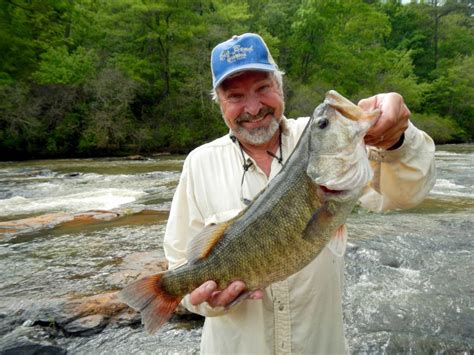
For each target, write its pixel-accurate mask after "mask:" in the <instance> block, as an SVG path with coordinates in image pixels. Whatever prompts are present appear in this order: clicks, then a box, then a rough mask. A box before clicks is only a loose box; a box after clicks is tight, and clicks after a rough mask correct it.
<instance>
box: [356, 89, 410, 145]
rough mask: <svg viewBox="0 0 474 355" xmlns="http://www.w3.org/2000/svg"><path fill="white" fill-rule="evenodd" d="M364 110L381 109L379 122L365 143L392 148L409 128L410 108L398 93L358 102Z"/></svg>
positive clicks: (369, 133)
mask: <svg viewBox="0 0 474 355" xmlns="http://www.w3.org/2000/svg"><path fill="white" fill-rule="evenodd" d="M358 105H359V107H361V108H362V109H363V110H364V111H373V110H375V109H377V108H378V109H380V110H381V112H382V113H381V114H380V117H379V119H378V120H377V122H376V123H375V124H374V125H373V126H372V127H371V128H370V129H369V131H368V132H367V133H366V135H365V137H364V140H365V144H368V145H371V146H374V147H378V148H382V149H390V148H393V147H394V146H395V145H397V143H399V141H400V139H401V136H402V134H403V133H404V132H405V130H406V129H407V128H408V118H409V117H410V110H409V109H408V107H407V106H406V105H405V102H404V101H403V97H402V96H401V95H400V94H397V93H394V92H392V93H387V94H378V95H375V96H372V97H369V98H367V99H362V100H360V101H359V103H358Z"/></svg>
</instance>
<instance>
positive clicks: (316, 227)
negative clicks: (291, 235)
mask: <svg viewBox="0 0 474 355" xmlns="http://www.w3.org/2000/svg"><path fill="white" fill-rule="evenodd" d="M332 218H333V214H332V213H331V211H329V209H328V205H327V203H325V204H323V205H322V206H321V207H319V208H318V209H317V210H316V211H315V212H314V213H313V215H312V216H311V219H310V220H309V221H308V223H307V224H306V227H305V229H304V231H303V239H304V240H306V241H307V242H310V243H312V242H315V241H316V240H317V239H318V238H319V237H320V236H321V235H322V234H324V232H325V231H326V229H327V227H329V225H330V223H331V219H332Z"/></svg>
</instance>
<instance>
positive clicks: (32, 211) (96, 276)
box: [0, 145, 474, 354]
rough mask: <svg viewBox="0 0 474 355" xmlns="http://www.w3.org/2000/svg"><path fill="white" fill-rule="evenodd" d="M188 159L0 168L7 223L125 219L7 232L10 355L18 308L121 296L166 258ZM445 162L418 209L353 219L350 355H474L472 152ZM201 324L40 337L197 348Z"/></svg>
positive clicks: (69, 346)
mask: <svg viewBox="0 0 474 355" xmlns="http://www.w3.org/2000/svg"><path fill="white" fill-rule="evenodd" d="M183 158H184V157H183V156H159V157H155V158H152V159H147V160H138V161H136V160H125V159H79V160H74V159H67V160H42V161H28V162H0V222H9V221H10V222H11V221H18V220H20V219H25V218H32V217H38V216H44V215H55V214H61V216H68V215H74V214H77V213H82V212H88V211H97V210H101V211H102V210H106V211H112V212H115V213H118V214H119V215H120V216H121V217H120V218H116V219H112V220H104V221H98V222H96V223H88V224H77V223H76V224H74V223H72V224H71V223H70V224H64V225H63V224H59V225H57V226H56V227H51V226H50V225H28V226H26V227H24V228H19V229H17V230H11V229H5V228H4V229H3V230H2V227H1V226H0V270H2V272H1V274H0V352H1V349H2V347H1V344H2V343H6V342H7V341H11V340H12V338H14V337H22V336H26V335H25V332H23V330H22V329H23V328H25V327H28V326H29V325H28V324H22V325H21V324H20V325H18V324H16V323H15V314H16V312H17V311H18V309H24V308H25V307H26V308H27V305H30V304H31V305H33V304H34V305H38V304H43V303H47V302H49V300H52V299H60V298H65V297H72V296H84V295H94V294H98V293H103V292H107V291H110V290H113V289H116V285H115V284H114V283H113V282H112V281H111V278H110V276H111V275H112V274H113V273H114V272H116V271H117V268H120V264H121V262H122V261H123V259H124V258H126V257H127V255H130V254H133V253H137V252H145V251H151V250H153V251H156V253H157V255H158V256H162V255H163V252H162V249H161V248H162V247H161V245H162V240H163V233H164V228H165V224H166V219H167V215H168V211H169V208H170V203H171V199H172V196H173V193H174V190H175V188H176V185H177V183H178V180H179V176H180V171H181V168H182V164H183ZM436 162H437V180H436V185H435V187H434V188H433V190H432V192H431V193H430V195H429V196H428V198H427V199H426V200H425V201H424V202H423V203H422V204H421V205H420V206H418V207H416V208H413V209H410V210H406V211H393V212H386V213H382V214H379V213H372V212H368V211H365V210H363V209H361V208H357V209H356V210H355V211H354V212H353V213H352V215H351V216H350V218H349V220H348V229H349V235H350V236H352V238H350V245H349V248H348V250H347V252H346V273H345V291H344V304H343V306H344V321H345V327H346V336H347V340H348V344H349V347H350V349H351V352H352V353H389V354H391V353H472V352H474V305H473V299H474V297H473V296H474V276H473V275H474V261H473V260H474V259H473V254H474V241H473V230H474V214H473V212H474V146H473V145H452V146H450V145H446V146H438V147H437V152H436ZM25 305H26V306H25ZM201 326H202V322H201V321H199V320H197V321H196V320H193V321H174V322H170V323H168V324H166V325H165V326H164V327H163V328H162V329H161V330H160V331H159V332H158V333H157V334H156V335H155V336H148V335H146V334H145V333H144V331H143V329H142V328H141V327H138V328H137V327H107V328H105V329H104V331H102V332H101V333H99V334H95V335H91V336H88V337H58V338H56V339H50V338H48V336H47V335H45V334H42V333H41V332H38V333H37V334H36V335H35V337H36V339H35V341H40V342H46V343H51V344H55V345H58V346H60V347H62V348H64V349H66V350H67V351H68V352H69V353H79V354H85V353H111V352H113V353H123V354H129V353H196V352H198V350H199V339H200V332H201ZM28 334H31V333H28ZM28 336H31V335H28Z"/></svg>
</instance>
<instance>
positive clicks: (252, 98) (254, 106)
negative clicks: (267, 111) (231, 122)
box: [245, 95, 263, 116]
mask: <svg viewBox="0 0 474 355" xmlns="http://www.w3.org/2000/svg"><path fill="white" fill-rule="evenodd" d="M262 107H263V105H262V103H261V102H260V99H259V98H258V96H257V95H248V97H247V100H246V102H245V111H246V112H247V113H249V114H251V115H253V116H256V115H257V113H258V112H259V111H260V109H261V108H262Z"/></svg>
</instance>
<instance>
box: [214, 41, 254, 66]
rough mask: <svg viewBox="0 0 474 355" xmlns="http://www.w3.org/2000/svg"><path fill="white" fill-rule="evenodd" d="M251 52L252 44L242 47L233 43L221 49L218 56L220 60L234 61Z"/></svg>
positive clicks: (243, 57) (245, 56)
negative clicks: (230, 46)
mask: <svg viewBox="0 0 474 355" xmlns="http://www.w3.org/2000/svg"><path fill="white" fill-rule="evenodd" d="M251 52H253V46H250V47H242V46H240V45H235V46H233V47H232V48H231V49H226V50H223V51H222V52H221V54H220V56H219V59H220V60H221V61H224V60H225V61H227V63H234V62H235V61H237V60H242V59H245V58H247V53H251Z"/></svg>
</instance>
